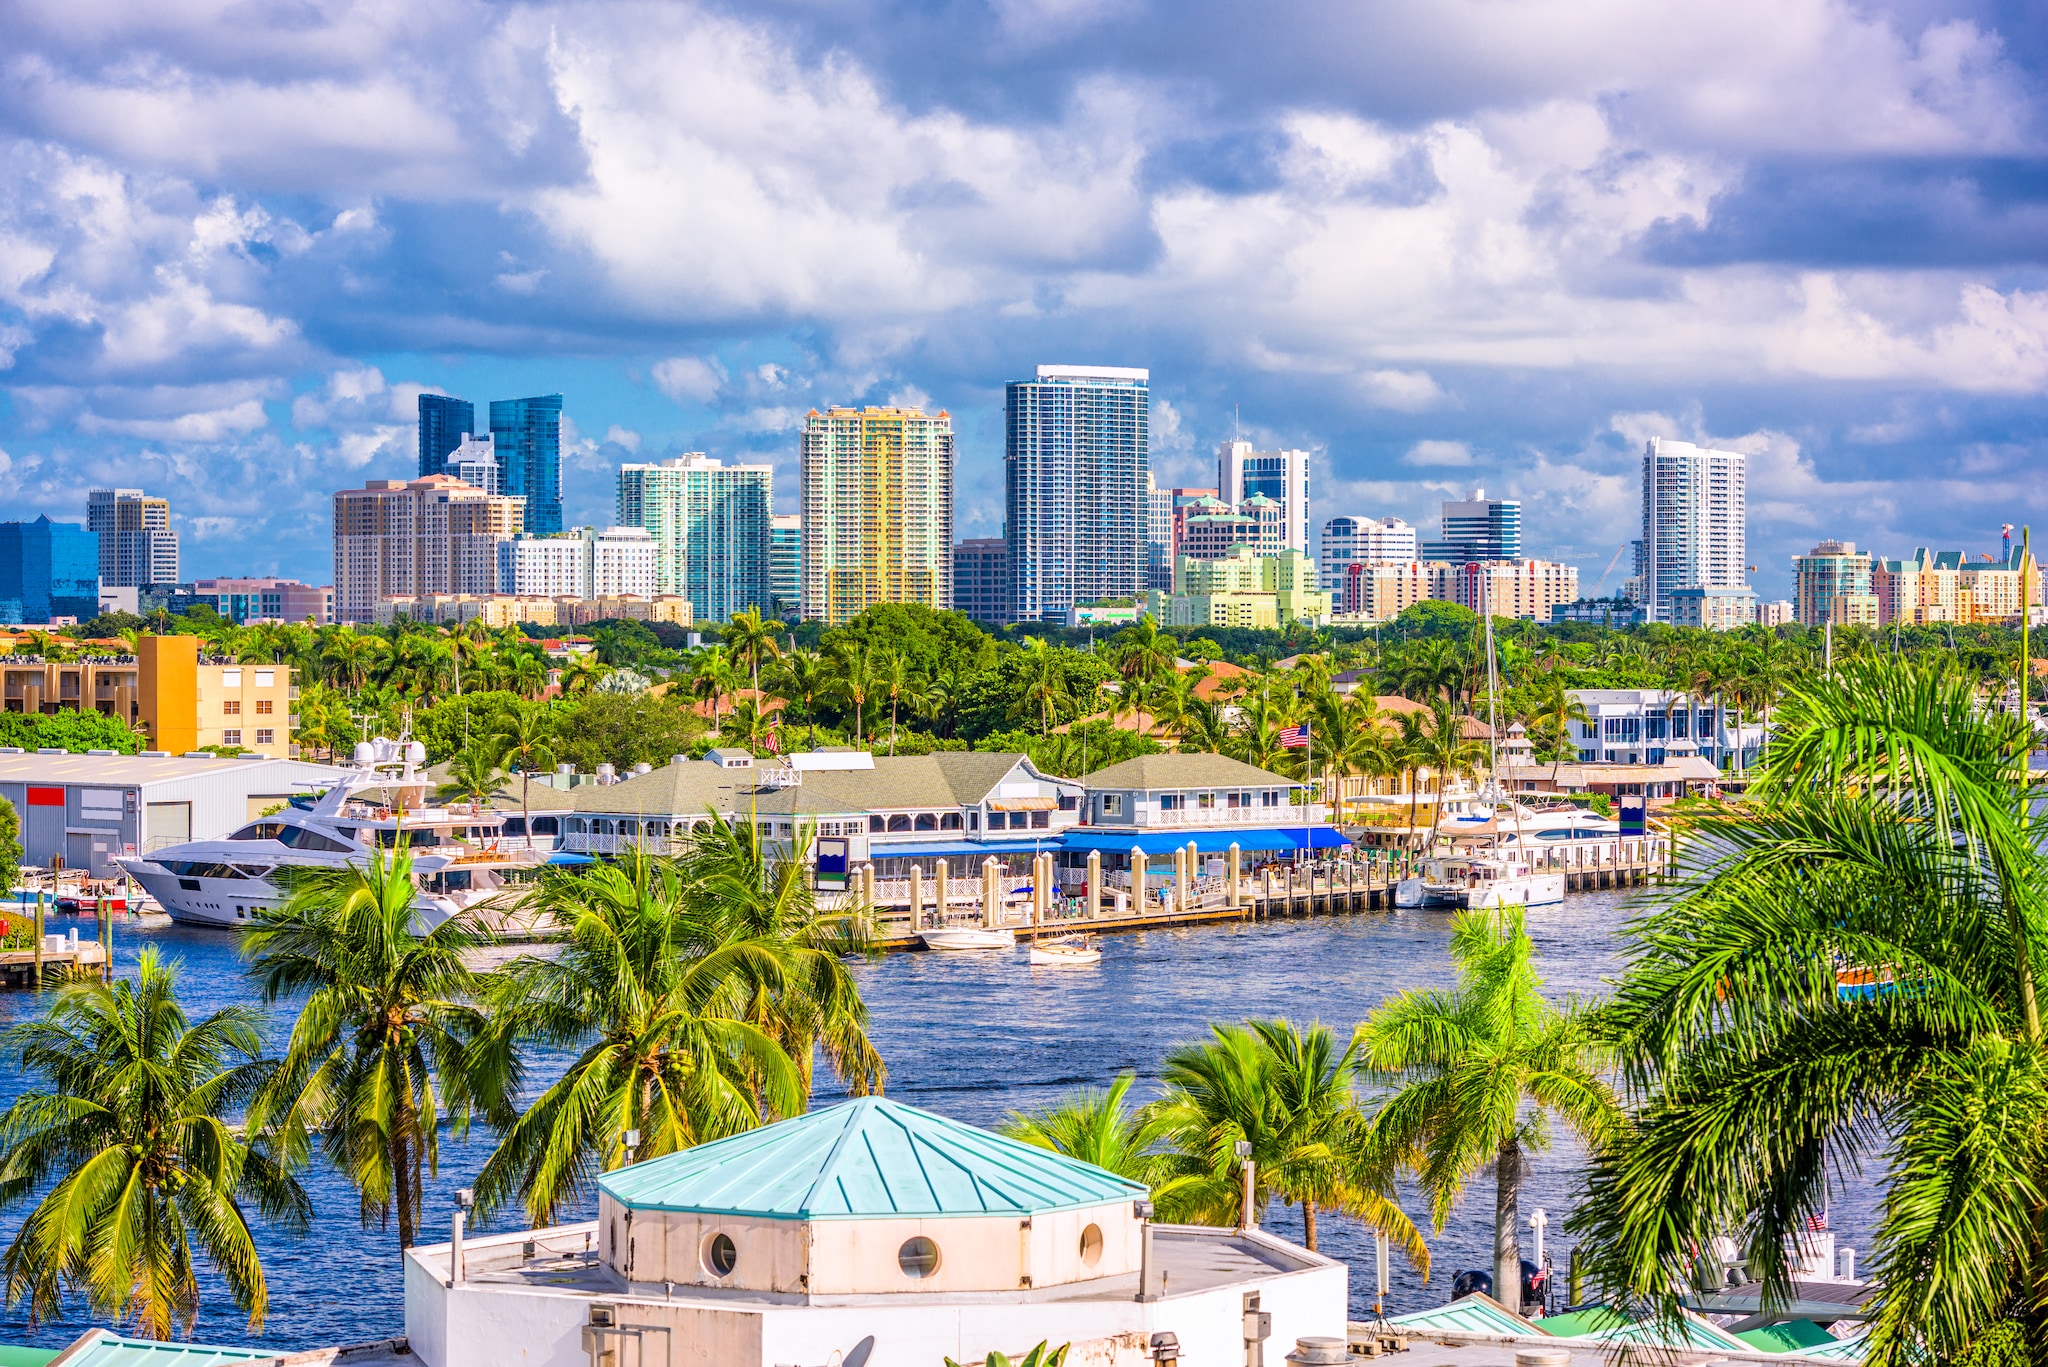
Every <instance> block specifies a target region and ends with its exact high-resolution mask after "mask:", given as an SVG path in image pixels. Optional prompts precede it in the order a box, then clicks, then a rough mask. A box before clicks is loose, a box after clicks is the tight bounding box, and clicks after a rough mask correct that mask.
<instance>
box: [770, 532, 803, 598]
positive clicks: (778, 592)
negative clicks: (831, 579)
mask: <svg viewBox="0 0 2048 1367" xmlns="http://www.w3.org/2000/svg"><path fill="white" fill-rule="evenodd" d="M768 600H769V603H770V606H771V607H772V609H773V611H774V613H775V615H776V616H777V617H797V616H800V615H802V613H803V601H804V518H803V514H802V513H777V514H775V515H774V516H773V517H771V518H770V519H769V520H768Z"/></svg>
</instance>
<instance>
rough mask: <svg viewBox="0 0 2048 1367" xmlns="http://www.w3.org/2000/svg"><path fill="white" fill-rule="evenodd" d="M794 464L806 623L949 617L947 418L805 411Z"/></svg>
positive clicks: (882, 411) (912, 411)
mask: <svg viewBox="0 0 2048 1367" xmlns="http://www.w3.org/2000/svg"><path fill="white" fill-rule="evenodd" d="M801 456H802V459H801V474H802V493H801V497H800V500H799V501H800V503H801V504H802V517H803V615H804V617H805V618H806V619H810V620H817V621H823V622H826V623H829V624H835V625H836V624H837V623H840V622H845V621H847V620H849V619H851V618H853V617H855V616H857V615H859V614H860V613H862V612H864V611H866V610H867V609H868V608H871V607H874V606H875V605H876V604H878V603H922V604H924V605H925V606H926V607H929V608H936V609H939V610H941V611H943V610H945V609H946V608H948V607H950V606H951V605H952V602H953V419H952V415H951V414H949V413H947V412H946V411H945V410H944V409H941V410H940V411H939V412H938V413H937V414H936V415H931V414H926V413H925V412H923V411H922V410H921V409H916V408H874V407H869V408H833V409H829V410H827V411H826V412H823V413H820V412H818V411H817V410H816V409H812V410H811V412H810V413H809V414H808V415H807V416H806V417H805V419H804V429H803V437H802V449H801ZM1131 547H1132V554H1133V555H1134V556H1135V554H1136V547H1137V542H1136V539H1135V536H1134V537H1133V540H1132V543H1131Z"/></svg>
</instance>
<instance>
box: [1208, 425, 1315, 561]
mask: <svg viewBox="0 0 2048 1367" xmlns="http://www.w3.org/2000/svg"><path fill="white" fill-rule="evenodd" d="M1216 484H1217V488H1218V490H1219V491H1220V495H1221V497H1222V499H1223V501H1224V502H1225V503H1235V504H1239V505H1242V504H1243V503H1244V501H1245V500H1246V499H1248V498H1251V497H1253V496H1254V495H1258V494H1263V495H1265V496H1266V497H1267V498H1270V499H1272V500H1273V501H1274V502H1275V503H1277V504H1279V505H1280V506H1281V508H1282V509H1283V510H1284V511H1285V522H1284V525H1283V532H1284V537H1285V539H1284V540H1283V542H1282V544H1283V545H1284V546H1285V547H1286V548H1287V549H1288V550H1290V551H1300V552H1301V553H1302V554H1303V555H1307V554H1308V452H1306V451H1255V450H1253V449H1252V444H1251V443H1250V442H1248V441H1226V442H1224V443H1223V445H1222V446H1220V447H1219V448H1217V452H1216Z"/></svg>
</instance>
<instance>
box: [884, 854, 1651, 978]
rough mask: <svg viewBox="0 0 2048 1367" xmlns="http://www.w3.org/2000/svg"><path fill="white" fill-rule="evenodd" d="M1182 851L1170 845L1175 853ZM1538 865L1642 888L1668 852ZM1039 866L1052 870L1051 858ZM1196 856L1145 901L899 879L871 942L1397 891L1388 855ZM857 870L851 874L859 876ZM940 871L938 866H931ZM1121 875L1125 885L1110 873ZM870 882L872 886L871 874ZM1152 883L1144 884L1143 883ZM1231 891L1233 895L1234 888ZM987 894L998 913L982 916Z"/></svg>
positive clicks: (1310, 909) (1140, 926)
mask: <svg viewBox="0 0 2048 1367" xmlns="http://www.w3.org/2000/svg"><path fill="white" fill-rule="evenodd" d="M1178 853H1179V852H1176V854H1178ZM1544 853H1545V855H1546V856H1547V857H1546V858H1543V859H1539V860H1538V861H1537V865H1536V868H1537V871H1538V872H1543V873H1562V874H1563V875H1564V880H1565V889H1566V891H1567V892H1596V891H1603V890H1609V889H1620V888H1634V887H1642V886H1644V885H1645V884H1647V883H1650V882H1653V881H1655V880H1657V879H1658V878H1661V877H1662V876H1664V874H1665V873H1666V872H1667V866H1668V862H1669V859H1670V846H1669V843H1668V842H1667V841H1666V840H1665V839H1664V838H1662V837H1661V836H1648V837H1644V838H1641V839H1634V840H1625V841H1623V842H1621V848H1620V850H1619V857H1618V858H1615V859H1612V860H1601V859H1598V858H1594V859H1590V860H1589V859H1587V858H1586V857H1585V856H1586V855H1587V854H1588V853H1595V854H1597V853H1598V852H1597V851H1592V852H1589V851H1586V850H1575V851H1565V850H1550V851H1545V852H1544ZM1042 858H1043V859H1044V860H1045V861H1046V862H1045V863H1043V864H1041V865H1040V867H1041V869H1044V870H1046V871H1047V873H1048V874H1049V872H1050V858H1051V857H1050V856H1042ZM1193 862H1194V861H1193V860H1192V858H1190V859H1189V860H1188V861H1187V863H1186V864H1183V863H1182V862H1181V861H1180V860H1179V859H1178V858H1176V860H1175V864H1174V866H1173V867H1174V874H1175V876H1174V881H1173V883H1171V884H1170V885H1169V886H1168V887H1166V888H1164V889H1161V890H1158V891H1155V892H1153V894H1152V895H1151V896H1148V897H1147V898H1145V899H1144V901H1143V903H1142V904H1139V903H1134V902H1133V901H1132V899H1131V898H1130V895H1129V887H1130V883H1131V876H1130V875H1111V879H1112V881H1111V883H1110V884H1109V885H1107V886H1105V887H1103V889H1102V894H1106V895H1098V896H1096V897H1082V898H1076V899H1065V900H1063V901H1061V902H1054V901H1052V899H1050V898H1046V897H1042V896H1041V895H1040V894H1039V893H1038V892H1037V890H1036V889H1037V886H1038V885H1039V884H1040V883H1042V882H1046V881H1049V877H1041V878H1038V879H1034V880H1033V883H1032V891H1031V892H1030V894H1029V895H1028V896H1022V897H1020V896H1017V895H1015V894H1010V895H1007V896H1006V895H1005V894H1004V893H1003V892H1002V891H1001V890H1000V882H999V880H992V879H991V878H990V877H989V876H988V875H987V874H986V872H985V874H984V878H983V879H982V880H980V881H978V882H974V883H969V882H967V881H966V880H961V879H947V880H946V889H947V891H946V896H945V903H944V906H943V907H942V906H941V905H940V897H939V892H938V879H937V878H933V877H926V876H923V874H922V871H921V870H920V877H919V879H918V880H917V881H918V886H917V887H916V888H915V889H914V890H913V889H911V888H910V883H911V880H909V879H897V880H894V882H892V883H888V884H883V885H881V886H880V887H879V889H878V891H880V892H881V893H882V894H883V895H882V896H876V895H875V893H873V892H870V893H869V894H868V899H869V902H870V905H872V906H874V907H875V909H876V911H875V928H876V935H877V939H878V941H879V942H880V945H881V947H882V948H883V949H885V950H899V949H915V948H918V947H919V944H920V941H919V939H918V934H919V930H920V928H923V929H932V928H935V927H937V926H939V925H942V924H943V925H974V926H986V927H989V928H991V929H1008V930H1010V931H1011V932H1012V933H1014V934H1015V935H1016V937H1017V939H1018V940H1019V941H1029V940H1033V939H1038V938H1042V937H1047V936H1059V935H1073V934H1075V933H1077V932H1085V933H1088V934H1107V933H1112V932H1116V931H1127V930H1156V929H1164V928H1169V927H1173V926H1191V925H1207V924H1213V923H1216V922H1221V921H1240V922H1241V921H1266V920H1274V919H1280V918H1287V917H1302V916H1338V915H1352V914H1357V913H1361V912H1373V911H1393V910H1395V906H1394V890H1395V886H1396V884H1397V883H1398V882H1399V881H1400V878H1401V877H1402V876H1404V871H1403V870H1401V869H1400V868H1398V867H1397V866H1391V865H1389V864H1387V863H1384V862H1375V863H1371V864H1366V863H1360V862H1354V861H1350V860H1339V861H1328V862H1323V863H1317V864H1311V865H1279V866H1268V867H1266V868H1263V869H1260V870H1257V871H1255V872H1250V873H1241V874H1238V875H1236V876H1230V875H1226V876H1225V877H1221V878H1218V877H1215V876H1213V875H1211V876H1207V877H1201V878H1197V877H1194V876H1193V873H1192V866H1193ZM1144 865H1145V861H1144V860H1143V859H1142V858H1140V859H1139V860H1138V861H1137V868H1136V875H1137V877H1139V878H1143V877H1144V874H1145V867H1144ZM859 872H860V871H856V874H857V876H858V873H859ZM934 872H935V873H936V874H937V875H938V877H939V878H944V877H945V871H944V866H943V865H940V866H938V868H936V869H935V870H934ZM1119 877H1121V879H1122V886H1121V887H1119V886H1117V885H1116V882H1115V880H1116V879H1117V878H1119ZM869 886H874V885H873V884H872V880H870V884H869ZM1150 886H1151V885H1150V884H1149V883H1148V884H1147V887H1148V890H1149V889H1150ZM1233 894H1234V895H1233ZM992 897H993V901H994V904H995V905H996V906H997V910H996V912H995V914H994V915H990V914H988V911H987V908H988V906H989V905H990V903H991V900H992Z"/></svg>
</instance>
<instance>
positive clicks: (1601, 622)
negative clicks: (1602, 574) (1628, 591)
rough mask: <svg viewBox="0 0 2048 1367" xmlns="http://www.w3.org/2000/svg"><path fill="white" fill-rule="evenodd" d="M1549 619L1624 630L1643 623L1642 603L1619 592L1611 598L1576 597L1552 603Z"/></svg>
mask: <svg viewBox="0 0 2048 1367" xmlns="http://www.w3.org/2000/svg"><path fill="white" fill-rule="evenodd" d="M1550 620H1551V621H1552V622H1553V623H1559V622H1585V623H1588V624H1590V625H1592V626H1596V627H1606V628H1608V629H1609V630H1610V631H1626V630H1627V629H1628V628H1630V627H1634V626H1641V625H1642V624H1643V605H1642V604H1641V603H1638V602H1636V601H1635V600H1634V599H1632V598H1628V597H1625V596H1623V595H1621V594H1616V595H1615V596H1614V597H1612V598H1576V599H1573V600H1572V601H1571V602H1569V603H1553V604H1552V605H1551V608H1550Z"/></svg>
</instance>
